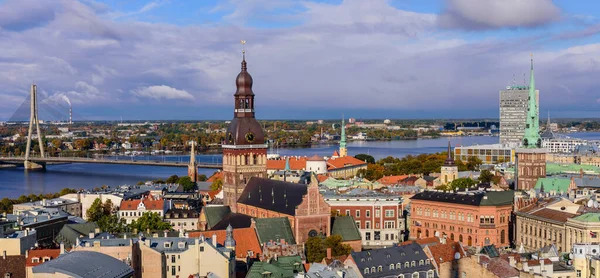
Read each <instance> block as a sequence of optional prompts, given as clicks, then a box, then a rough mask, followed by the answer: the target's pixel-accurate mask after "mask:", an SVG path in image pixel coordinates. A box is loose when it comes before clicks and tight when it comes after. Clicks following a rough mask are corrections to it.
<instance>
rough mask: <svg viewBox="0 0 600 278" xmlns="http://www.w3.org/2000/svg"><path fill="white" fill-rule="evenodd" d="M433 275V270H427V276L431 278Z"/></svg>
mask: <svg viewBox="0 0 600 278" xmlns="http://www.w3.org/2000/svg"><path fill="white" fill-rule="evenodd" d="M433 277H434V275H433V270H429V271H427V278H433Z"/></svg>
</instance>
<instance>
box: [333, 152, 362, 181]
mask: <svg viewBox="0 0 600 278" xmlns="http://www.w3.org/2000/svg"><path fill="white" fill-rule="evenodd" d="M361 169H364V170H366V169H367V163H366V162H364V161H362V160H360V159H356V158H354V157H353V156H343V157H342V156H340V157H332V158H330V159H328V160H327V172H328V174H329V176H330V177H333V178H342V179H347V178H352V177H355V176H356V174H357V173H358V171H359V170H361Z"/></svg>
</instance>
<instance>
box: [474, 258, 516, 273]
mask: <svg viewBox="0 0 600 278" xmlns="http://www.w3.org/2000/svg"><path fill="white" fill-rule="evenodd" d="M480 259H481V261H480V264H484V263H487V264H488V265H487V269H488V270H489V271H491V272H492V273H494V274H496V276H498V277H499V278H508V277H519V274H520V273H519V271H518V270H517V269H516V268H514V267H512V266H511V265H510V263H508V262H507V261H505V260H503V259H502V258H493V259H490V258H489V257H487V256H481V257H480Z"/></svg>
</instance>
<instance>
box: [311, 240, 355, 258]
mask: <svg viewBox="0 0 600 278" xmlns="http://www.w3.org/2000/svg"><path fill="white" fill-rule="evenodd" d="M327 248H331V255H332V256H342V255H348V254H350V252H352V247H350V245H348V244H343V243H342V236H340V235H332V236H330V237H327V238H325V239H323V238H321V237H318V236H316V237H311V238H309V239H308V240H307V241H306V259H307V260H308V262H311V263H313V262H321V261H322V260H323V258H325V256H327Z"/></svg>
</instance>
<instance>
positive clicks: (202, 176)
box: [198, 174, 208, 181]
mask: <svg viewBox="0 0 600 278" xmlns="http://www.w3.org/2000/svg"><path fill="white" fill-rule="evenodd" d="M207 179H208V177H206V175H205V174H200V175H198V181H206V180H207Z"/></svg>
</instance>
